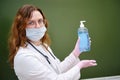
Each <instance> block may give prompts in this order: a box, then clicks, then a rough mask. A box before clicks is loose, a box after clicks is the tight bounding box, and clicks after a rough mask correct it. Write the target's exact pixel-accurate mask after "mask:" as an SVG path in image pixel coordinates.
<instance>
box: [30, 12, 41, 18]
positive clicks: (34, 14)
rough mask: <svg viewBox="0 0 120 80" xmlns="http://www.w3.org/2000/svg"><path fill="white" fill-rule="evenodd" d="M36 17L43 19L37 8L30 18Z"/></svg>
mask: <svg viewBox="0 0 120 80" xmlns="http://www.w3.org/2000/svg"><path fill="white" fill-rule="evenodd" d="M34 19H43V16H42V14H41V13H40V12H39V11H37V10H36V11H33V12H32V14H31V18H30V20H34Z"/></svg>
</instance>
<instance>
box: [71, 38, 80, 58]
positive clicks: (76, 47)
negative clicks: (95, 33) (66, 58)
mask: <svg viewBox="0 0 120 80" xmlns="http://www.w3.org/2000/svg"><path fill="white" fill-rule="evenodd" d="M79 44H80V39H79V38H78V40H77V42H76V44H75V48H74V50H73V51H72V53H73V54H74V55H75V56H76V57H78V56H79V55H80V53H81V52H80V49H79Z"/></svg>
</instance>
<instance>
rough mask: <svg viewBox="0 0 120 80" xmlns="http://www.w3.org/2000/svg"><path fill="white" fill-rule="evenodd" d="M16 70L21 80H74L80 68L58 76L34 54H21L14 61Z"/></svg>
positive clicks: (74, 68)
mask: <svg viewBox="0 0 120 80" xmlns="http://www.w3.org/2000/svg"><path fill="white" fill-rule="evenodd" d="M14 70H15V73H16V75H17V76H18V78H19V80H74V79H75V78H76V75H78V74H79V71H80V68H79V67H78V66H74V67H73V68H71V69H70V70H68V71H67V72H65V73H62V74H57V73H55V72H53V71H51V70H50V69H49V68H48V67H46V66H45V65H44V64H42V63H41V62H40V61H39V60H38V59H37V58H36V57H35V56H34V55H32V54H20V55H17V56H16V57H15V59H14Z"/></svg>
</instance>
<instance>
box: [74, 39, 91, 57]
mask: <svg viewBox="0 0 120 80" xmlns="http://www.w3.org/2000/svg"><path fill="white" fill-rule="evenodd" d="M89 43H90V45H91V39H90V37H89ZM79 46H80V38H78V39H77V42H76V44H75V48H74V50H73V51H72V53H73V54H74V55H75V56H76V57H78V56H79V55H80V54H81V53H82V51H80V49H79Z"/></svg>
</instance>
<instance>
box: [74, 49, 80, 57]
mask: <svg viewBox="0 0 120 80" xmlns="http://www.w3.org/2000/svg"><path fill="white" fill-rule="evenodd" d="M72 53H73V54H74V56H75V57H79V55H80V54H81V52H79V51H76V50H73V51H72Z"/></svg>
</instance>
